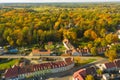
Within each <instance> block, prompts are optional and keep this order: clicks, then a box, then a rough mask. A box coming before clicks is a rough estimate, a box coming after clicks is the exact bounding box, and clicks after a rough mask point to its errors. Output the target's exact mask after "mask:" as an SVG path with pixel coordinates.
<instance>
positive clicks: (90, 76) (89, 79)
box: [85, 75, 95, 80]
mask: <svg viewBox="0 0 120 80" xmlns="http://www.w3.org/2000/svg"><path fill="white" fill-rule="evenodd" d="M85 80H95V79H94V77H93V76H92V75H87V76H86V78H85Z"/></svg>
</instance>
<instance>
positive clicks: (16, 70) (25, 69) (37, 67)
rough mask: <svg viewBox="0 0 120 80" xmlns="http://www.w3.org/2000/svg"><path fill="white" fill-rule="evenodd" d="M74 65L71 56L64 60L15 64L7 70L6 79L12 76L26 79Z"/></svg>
mask: <svg viewBox="0 0 120 80" xmlns="http://www.w3.org/2000/svg"><path fill="white" fill-rule="evenodd" d="M73 66H74V62H73V60H72V59H71V58H65V59H64V60H62V61H56V62H49V63H41V64H31V65H24V63H23V62H22V64H20V66H13V67H11V68H9V69H7V70H6V71H5V75H4V77H5V79H6V80H9V79H12V78H16V79H24V78H25V77H29V76H37V75H45V74H47V73H57V72H62V71H66V70H69V69H71V68H72V67H73Z"/></svg>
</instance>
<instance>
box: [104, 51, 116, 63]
mask: <svg viewBox="0 0 120 80" xmlns="http://www.w3.org/2000/svg"><path fill="white" fill-rule="evenodd" d="M105 56H106V57H108V58H109V61H113V60H114V59H116V58H117V52H116V50H115V49H110V50H108V51H106V52H105Z"/></svg>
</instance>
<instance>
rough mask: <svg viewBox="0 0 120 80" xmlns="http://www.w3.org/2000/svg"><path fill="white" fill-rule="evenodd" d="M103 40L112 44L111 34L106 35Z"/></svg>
mask: <svg viewBox="0 0 120 80" xmlns="http://www.w3.org/2000/svg"><path fill="white" fill-rule="evenodd" d="M105 39H106V41H107V42H108V43H112V42H113V34H112V33H110V34H107V35H106V37H105Z"/></svg>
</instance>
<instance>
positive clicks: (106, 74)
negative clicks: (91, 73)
mask: <svg viewBox="0 0 120 80" xmlns="http://www.w3.org/2000/svg"><path fill="white" fill-rule="evenodd" d="M102 78H103V80H109V79H110V75H109V74H108V73H105V74H103V75H102Z"/></svg>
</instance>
